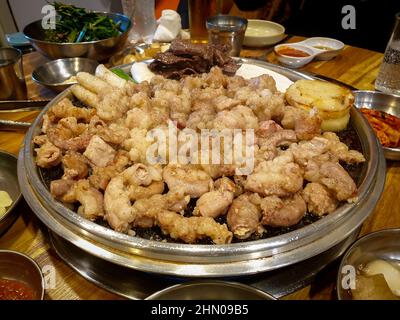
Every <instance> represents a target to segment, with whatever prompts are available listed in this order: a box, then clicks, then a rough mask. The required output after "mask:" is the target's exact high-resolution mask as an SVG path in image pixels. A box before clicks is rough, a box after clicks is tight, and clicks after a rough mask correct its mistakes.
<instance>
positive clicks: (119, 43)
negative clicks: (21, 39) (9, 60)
mask: <svg viewBox="0 0 400 320" xmlns="http://www.w3.org/2000/svg"><path fill="white" fill-rule="evenodd" d="M96 13H99V14H103V15H106V16H107V17H109V18H111V19H113V20H114V21H116V22H118V21H121V28H122V30H123V32H122V33H121V34H120V35H118V36H116V37H112V38H107V39H103V40H97V41H89V42H80V43H56V42H50V41H45V40H44V39H45V34H44V30H43V28H42V20H37V21H34V22H32V23H30V24H28V25H27V26H26V27H25V28H24V30H23V32H24V35H25V37H26V38H27V39H28V40H29V42H30V43H31V44H32V46H33V47H34V48H35V49H36V50H38V51H39V52H41V53H42V54H44V55H45V56H47V57H49V58H50V59H59V58H75V57H85V58H90V59H94V60H97V61H102V60H105V59H108V58H110V57H111V56H112V55H113V54H115V53H117V52H118V51H120V50H121V49H122V48H123V46H124V44H125V41H126V39H127V37H128V33H129V30H130V29H131V27H132V23H131V20H130V19H129V18H128V17H127V16H125V15H123V14H119V13H107V12H96Z"/></svg>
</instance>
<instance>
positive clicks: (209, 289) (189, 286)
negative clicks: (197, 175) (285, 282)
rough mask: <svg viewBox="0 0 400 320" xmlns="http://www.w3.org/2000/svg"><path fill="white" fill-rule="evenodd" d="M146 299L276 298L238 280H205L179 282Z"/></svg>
mask: <svg viewBox="0 0 400 320" xmlns="http://www.w3.org/2000/svg"><path fill="white" fill-rule="evenodd" d="M146 300H276V298H274V297H273V296H271V295H270V294H268V293H266V292H264V291H261V290H259V289H256V288H254V287H251V286H248V285H244V284H241V283H237V282H228V281H217V280H203V281H201V280H200V281H191V282H185V283H181V284H177V285H174V286H171V287H168V288H165V289H163V290H160V291H158V292H156V293H154V294H152V295H151V296H149V297H147V298H146Z"/></svg>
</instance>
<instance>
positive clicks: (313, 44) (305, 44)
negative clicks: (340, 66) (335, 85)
mask: <svg viewBox="0 0 400 320" xmlns="http://www.w3.org/2000/svg"><path fill="white" fill-rule="evenodd" d="M283 47H288V48H293V49H297V50H300V51H303V52H305V53H307V54H309V56H307V57H294V56H292V55H287V54H284V53H282V52H279V50H282V48H283ZM343 48H344V43H343V42H342V41H339V40H336V39H332V38H323V37H313V38H308V39H306V40H303V41H300V42H294V43H285V44H280V45H277V46H275V48H274V50H275V54H276V55H277V58H278V61H279V62H280V63H281V64H283V65H285V66H288V67H291V68H299V67H302V66H304V65H306V64H307V63H309V62H311V61H312V60H313V59H316V60H331V59H333V58H334V57H336V56H337V55H338V54H339V52H340V51H342V50H343Z"/></svg>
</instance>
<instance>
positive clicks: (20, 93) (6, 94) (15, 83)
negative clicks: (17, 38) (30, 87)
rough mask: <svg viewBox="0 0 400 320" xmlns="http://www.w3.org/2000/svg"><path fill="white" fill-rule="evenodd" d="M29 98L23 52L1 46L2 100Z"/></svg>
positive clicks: (0, 96) (0, 81) (0, 97)
mask: <svg viewBox="0 0 400 320" xmlns="http://www.w3.org/2000/svg"><path fill="white" fill-rule="evenodd" d="M26 98H27V90H26V83H25V77H24V70H23V67H22V53H21V51H19V50H18V49H14V48H6V47H3V48H0V100H25V99H26Z"/></svg>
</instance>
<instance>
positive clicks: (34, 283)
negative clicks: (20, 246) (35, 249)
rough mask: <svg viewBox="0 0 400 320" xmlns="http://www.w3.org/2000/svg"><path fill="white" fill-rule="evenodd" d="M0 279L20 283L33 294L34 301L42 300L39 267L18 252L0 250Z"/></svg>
mask: <svg viewBox="0 0 400 320" xmlns="http://www.w3.org/2000/svg"><path fill="white" fill-rule="evenodd" d="M0 279H9V280H16V281H21V282H23V283H25V284H27V285H28V286H29V287H30V288H31V289H32V290H33V292H34V300H43V298H44V291H45V290H44V288H45V285H44V283H45V282H44V277H43V273H42V270H41V269H40V267H39V265H38V264H37V263H36V262H35V261H34V260H33V259H32V258H30V257H28V256H27V255H25V254H22V253H20V252H16V251H11V250H0Z"/></svg>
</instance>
